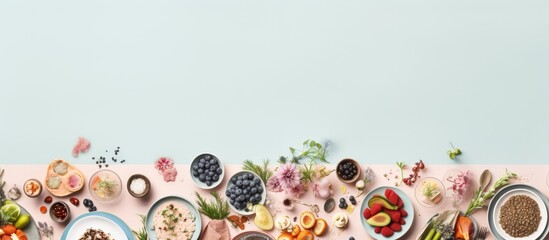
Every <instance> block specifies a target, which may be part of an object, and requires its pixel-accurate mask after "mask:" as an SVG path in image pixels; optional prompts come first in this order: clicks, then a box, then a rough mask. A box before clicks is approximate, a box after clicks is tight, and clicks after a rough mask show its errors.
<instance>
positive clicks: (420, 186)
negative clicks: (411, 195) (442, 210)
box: [415, 177, 446, 208]
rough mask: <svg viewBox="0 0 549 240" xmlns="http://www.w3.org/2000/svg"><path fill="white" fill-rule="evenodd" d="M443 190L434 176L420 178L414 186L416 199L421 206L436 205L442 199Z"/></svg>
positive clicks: (444, 194)
mask: <svg viewBox="0 0 549 240" xmlns="http://www.w3.org/2000/svg"><path fill="white" fill-rule="evenodd" d="M445 191H446V190H445V189H444V185H443V184H442V183H441V182H440V180H438V179H436V178H434V177H425V178H421V180H420V181H419V182H418V183H417V185H416V188H415V195H416V200H417V202H418V203H419V204H420V205H421V206H424V207H428V208H432V207H436V206H438V205H440V204H441V202H442V201H443V200H444V197H445V196H446V192H445Z"/></svg>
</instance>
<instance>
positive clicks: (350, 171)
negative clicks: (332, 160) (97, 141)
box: [336, 158, 360, 183]
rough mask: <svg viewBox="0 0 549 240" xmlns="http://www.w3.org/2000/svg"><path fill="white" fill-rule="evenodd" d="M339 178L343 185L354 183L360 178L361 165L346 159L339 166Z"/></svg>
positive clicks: (337, 168) (337, 172) (337, 169)
mask: <svg viewBox="0 0 549 240" xmlns="http://www.w3.org/2000/svg"><path fill="white" fill-rule="evenodd" d="M336 174H337V178H338V179H339V180H340V181H341V182H343V183H354V182H356V181H357V180H358V178H359V177H360V164H358V162H357V161H355V160H353V159H350V158H345V159H343V160H341V161H339V163H338V164H337V167H336Z"/></svg>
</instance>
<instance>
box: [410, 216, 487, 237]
mask: <svg viewBox="0 0 549 240" xmlns="http://www.w3.org/2000/svg"><path fill="white" fill-rule="evenodd" d="M441 214H442V215H444V217H443V219H440V218H439V217H441ZM464 217H465V216H464V215H463V213H462V212H458V211H457V210H446V211H443V212H441V213H436V214H435V215H433V216H432V217H431V218H430V219H429V221H428V222H427V224H426V225H425V227H424V228H423V230H421V233H420V234H419V236H418V237H417V238H416V239H417V240H423V239H426V238H427V236H428V235H429V234H432V232H431V231H433V229H439V228H437V227H436V226H435V225H437V226H438V224H442V225H449V226H450V228H451V229H453V236H454V237H456V235H460V236H458V237H461V238H464V237H463V235H464V234H468V235H469V236H468V238H469V239H476V238H477V235H478V231H479V228H478V223H477V221H476V220H475V219H474V218H473V217H470V216H469V217H467V219H468V220H467V221H470V223H469V224H463V222H466V221H463V220H461V221H459V220H460V218H464ZM463 225H465V226H467V225H468V227H469V229H464V227H463ZM460 229H463V230H461V231H460ZM435 232H436V231H435ZM430 237H431V238H433V235H430Z"/></svg>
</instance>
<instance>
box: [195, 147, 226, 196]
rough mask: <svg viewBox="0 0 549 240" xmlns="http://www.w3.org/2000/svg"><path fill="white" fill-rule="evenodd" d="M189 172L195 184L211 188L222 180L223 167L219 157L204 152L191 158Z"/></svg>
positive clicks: (223, 174) (203, 187)
mask: <svg viewBox="0 0 549 240" xmlns="http://www.w3.org/2000/svg"><path fill="white" fill-rule="evenodd" d="M190 173H191V177H192V179H193V181H194V184H195V185H196V186H198V187H199V188H202V189H213V188H215V187H217V186H219V184H220V183H221V182H223V177H224V176H225V169H224V167H223V163H222V162H221V161H220V160H219V158H217V157H216V156H214V155H212V154H209V153H204V154H200V155H198V156H197V157H196V158H195V159H194V160H193V162H192V163H191V168H190Z"/></svg>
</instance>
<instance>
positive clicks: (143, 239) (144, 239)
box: [132, 214, 148, 240]
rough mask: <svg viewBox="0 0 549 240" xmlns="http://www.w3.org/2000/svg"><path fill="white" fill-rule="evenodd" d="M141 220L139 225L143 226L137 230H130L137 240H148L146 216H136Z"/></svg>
mask: <svg viewBox="0 0 549 240" xmlns="http://www.w3.org/2000/svg"><path fill="white" fill-rule="evenodd" d="M137 215H138V216H139V217H140V218H141V224H142V225H143V226H142V227H141V228H140V229H139V230H137V231H136V230H132V232H133V234H134V235H135V237H136V238H137V240H148V235H147V226H146V225H147V216H145V215H143V214H137Z"/></svg>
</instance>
